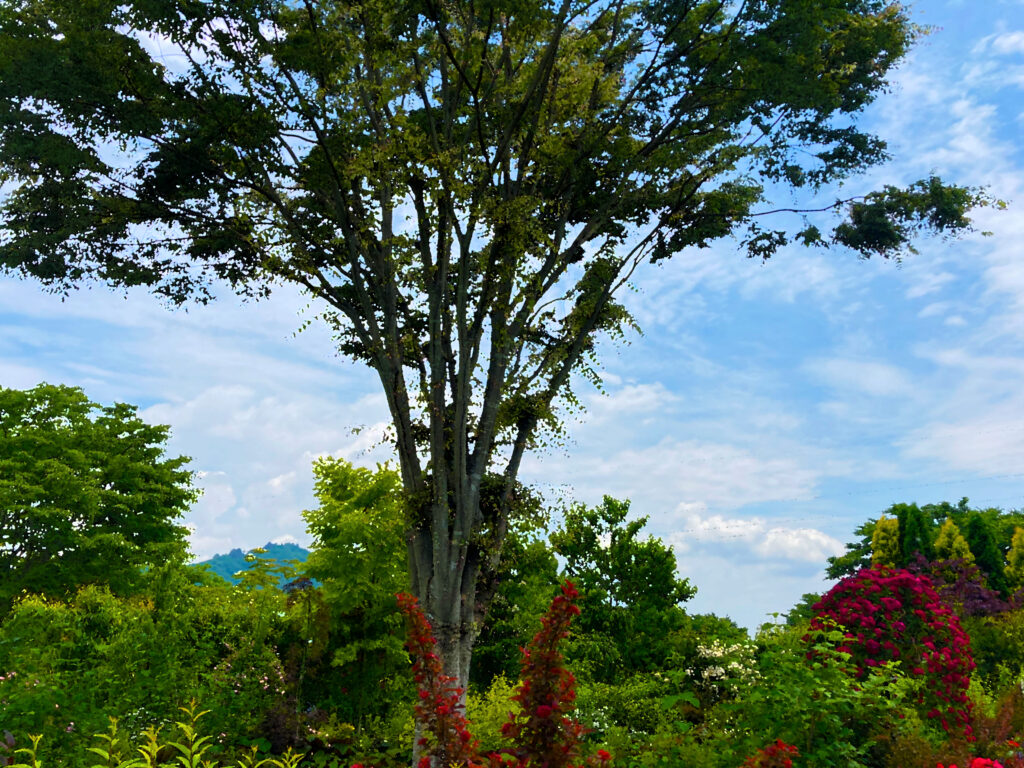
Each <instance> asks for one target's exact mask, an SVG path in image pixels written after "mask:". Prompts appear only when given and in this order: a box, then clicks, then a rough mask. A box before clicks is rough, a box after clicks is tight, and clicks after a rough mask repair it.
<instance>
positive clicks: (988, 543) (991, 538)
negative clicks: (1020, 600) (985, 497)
mask: <svg viewBox="0 0 1024 768" xmlns="http://www.w3.org/2000/svg"><path fill="white" fill-rule="evenodd" d="M964 538H966V539H967V543H968V544H969V545H970V547H971V552H973V553H974V562H975V563H977V565H978V567H979V568H980V569H981V572H982V573H984V574H985V577H986V579H987V580H988V586H989V587H990V588H992V589H995V590H998V591H999V592H1002V593H1003V594H1004V595H1005V594H1006V579H1005V576H1004V573H1003V571H1004V569H1005V564H1004V562H1003V553H1002V550H1000V548H999V544H998V543H997V541H996V537H995V533H994V532H993V530H992V524H991V521H990V520H988V519H987V517H986V514H985V513H982V512H972V513H971V515H970V516H969V517H968V518H967V526H966V527H965V529H964Z"/></svg>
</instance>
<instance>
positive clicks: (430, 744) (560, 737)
mask: <svg viewBox="0 0 1024 768" xmlns="http://www.w3.org/2000/svg"><path fill="white" fill-rule="evenodd" d="M578 596H579V593H578V592H577V591H576V588H575V587H574V586H573V585H572V583H571V582H566V583H565V584H564V585H563V586H562V593H561V594H560V595H558V596H557V597H555V599H554V600H553V601H552V603H551V607H550V608H549V609H548V611H547V613H546V614H545V616H544V618H543V619H542V620H541V621H542V627H541V631H540V632H538V633H537V635H536V636H535V637H534V638H533V640H532V641H531V642H530V645H529V647H528V648H525V649H523V668H522V670H523V671H522V682H521V684H520V686H519V689H518V691H517V692H516V694H515V696H514V697H513V698H514V699H515V700H516V701H517V702H519V704H520V706H521V708H522V712H523V715H522V716H520V717H518V718H517V717H515V716H514V715H512V714H511V713H510V714H509V720H508V722H506V723H505V724H504V725H503V726H502V729H501V732H502V734H503V735H504V736H505V737H506V738H507V739H508V740H509V742H510V744H511V746H510V747H509V748H508V749H504V750H502V752H503V754H497V753H491V754H489V755H487V756H486V758H484V757H481V756H480V754H479V745H478V743H477V741H476V739H474V738H473V737H472V735H471V734H470V732H469V730H468V725H469V724H468V723H467V721H466V718H465V716H464V714H463V710H462V704H461V703H460V698H461V694H462V691H461V690H460V689H459V688H457V687H454V686H453V685H452V683H453V682H454V681H453V679H452V678H451V677H448V676H446V675H444V674H443V673H442V668H441V660H440V658H439V657H438V655H437V653H436V652H435V650H434V647H435V642H434V637H433V632H432V630H431V627H430V623H429V622H428V621H427V618H426V617H425V616H424V615H423V611H422V610H421V609H420V607H419V605H418V603H417V601H416V598H414V597H412V596H411V595H407V594H400V595H399V596H398V605H399V608H400V610H401V611H402V612H403V613H404V614H405V618H406V623H407V625H408V630H409V638H408V641H407V643H406V645H407V647H408V648H409V652H410V653H411V654H412V656H413V659H414V662H413V677H414V679H415V680H416V683H417V685H418V686H419V694H418V695H419V701H418V702H417V703H416V721H417V723H418V724H419V726H420V729H421V730H422V731H423V732H424V733H429V734H431V735H432V737H433V738H432V740H428V739H426V738H423V739H421V740H420V746H421V747H422V748H424V749H425V750H426V751H425V754H424V756H423V757H421V758H420V761H419V766H418V768H431V766H432V765H434V766H445V768H450V767H451V766H458V768H463V767H464V768H483V766H485V765H489V766H490V768H531V767H536V768H541V766H543V768H583V766H586V768H605V767H606V766H607V765H608V763H609V762H610V760H611V755H610V754H609V753H608V752H606V751H605V750H603V749H600V750H598V751H597V753H596V754H595V755H594V756H593V757H589V758H585V757H583V756H582V750H581V747H582V738H583V733H584V731H583V726H581V725H580V724H579V723H578V722H576V721H575V720H573V719H572V718H571V717H570V716H569V715H570V714H571V712H572V710H573V709H574V707H575V700H576V690H575V679H574V678H573V676H572V673H571V672H569V671H568V670H567V669H565V667H564V666H563V665H562V655H561V653H560V652H559V650H558V644H559V642H560V641H561V640H562V639H563V638H565V637H566V636H567V635H568V634H569V625H570V623H571V622H572V619H573V618H574V617H575V616H578V615H579V612H580V609H579V608H578V607H577V606H576V603H575V601H576V598H577V597H578ZM360 768H362V767H361V766H360Z"/></svg>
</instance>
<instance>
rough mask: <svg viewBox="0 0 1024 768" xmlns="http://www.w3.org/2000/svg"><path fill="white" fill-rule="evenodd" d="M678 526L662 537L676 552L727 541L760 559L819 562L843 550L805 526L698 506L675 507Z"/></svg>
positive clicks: (835, 540) (728, 543)
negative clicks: (728, 514)
mask: <svg viewBox="0 0 1024 768" xmlns="http://www.w3.org/2000/svg"><path fill="white" fill-rule="evenodd" d="M677 516H678V517H681V518H682V519H681V521H680V523H679V526H681V527H679V528H677V529H676V530H673V531H671V532H670V533H668V534H667V535H666V537H665V540H666V541H667V542H668V543H670V544H671V545H672V546H673V547H675V548H676V549H677V551H680V552H685V553H692V552H700V551H703V550H706V549H707V548H708V547H709V546H710V545H716V544H727V545H729V546H731V547H740V548H743V549H746V550H747V552H748V555H751V556H754V557H756V558H758V559H763V560H794V561H799V562H804V563H816V564H818V565H821V564H823V563H824V562H825V559H826V558H828V557H830V556H833V555H837V554H839V553H841V552H842V551H843V544H842V542H840V541H839V540H838V539H836V538H834V537H832V536H829V535H828V534H827V533H824V532H823V531H819V530H817V529H815V528H808V527H793V526H784V525H779V524H778V523H777V522H776V521H771V520H767V519H765V518H763V517H726V516H724V515H721V514H707V513H706V512H703V511H702V510H701V505H693V504H686V505H681V506H680V507H679V508H677Z"/></svg>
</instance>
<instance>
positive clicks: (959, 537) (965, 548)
mask: <svg viewBox="0 0 1024 768" xmlns="http://www.w3.org/2000/svg"><path fill="white" fill-rule="evenodd" d="M1022 544H1024V540H1022ZM1021 554H1022V556H1024V550H1022V553H1021ZM935 557H936V558H937V559H939V560H963V561H964V564H965V565H972V564H973V563H974V554H973V553H972V552H971V546H970V544H968V543H967V539H965V538H964V535H963V534H962V533H961V532H960V527H959V526H958V525H957V524H956V523H955V522H953V518H951V517H947V518H946V521H945V522H944V523H943V524H942V527H941V528H939V535H938V536H936V538H935ZM1022 565H1024V563H1022Z"/></svg>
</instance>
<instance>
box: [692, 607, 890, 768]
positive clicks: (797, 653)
mask: <svg viewBox="0 0 1024 768" xmlns="http://www.w3.org/2000/svg"><path fill="white" fill-rule="evenodd" d="M845 641H846V638H844V636H843V633H842V632H840V631H838V630H831V631H824V630H809V628H808V626H807V625H803V626H797V627H785V626H782V625H770V624H769V625H765V626H764V627H762V629H761V632H760V633H759V634H758V636H757V642H758V645H759V646H760V647H761V649H762V650H761V652H760V654H759V656H758V660H757V672H758V675H759V678H758V682H757V684H756V685H751V686H748V687H746V688H744V689H741V690H740V691H739V692H738V694H737V696H736V698H735V699H733V700H729V701H724V702H722V703H720V704H719V705H718V706H716V707H715V708H714V709H713V710H712V711H711V713H710V715H709V716H708V719H707V721H706V723H705V725H704V726H702V732H703V734H705V738H706V739H707V743H708V744H710V745H712V746H714V748H715V751H716V752H717V753H718V754H719V755H721V758H722V759H721V760H720V761H719V762H718V763H716V765H721V766H728V768H733V767H734V766H737V765H740V764H741V763H742V762H743V760H744V759H746V758H747V757H749V756H750V755H753V754H755V753H756V752H757V750H758V749H761V748H763V747H764V746H765V745H766V744H771V743H774V742H775V741H776V739H780V738H781V739H782V740H783V741H784V742H786V743H787V744H793V745H795V746H796V747H797V748H798V749H799V750H800V755H801V760H802V764H803V765H807V766H843V767H844V768H866V766H873V765H876V764H877V759H878V754H879V752H880V749H879V740H880V736H881V735H882V732H883V731H884V730H885V729H888V728H893V727H899V724H900V723H902V722H903V720H904V717H905V712H904V710H903V709H902V708H901V707H900V705H899V700H900V698H901V697H900V695H898V694H900V693H902V690H901V689H902V688H903V687H904V686H905V685H907V681H906V677H905V676H904V675H903V674H902V673H901V672H900V670H899V668H898V667H890V668H888V669H881V668H878V667H869V668H867V669H866V670H865V673H864V675H862V676H861V677H860V678H855V677H854V676H853V675H850V674H849V673H848V672H847V671H846V669H847V668H848V667H849V665H850V663H851V659H850V655H849V653H847V652H844V651H840V650H838V649H837V646H839V645H841V644H842V643H843V642H845ZM808 650H810V651H811V653H810V654H808ZM894 692H896V693H897V695H895V696H894V695H893V693H894Z"/></svg>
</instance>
